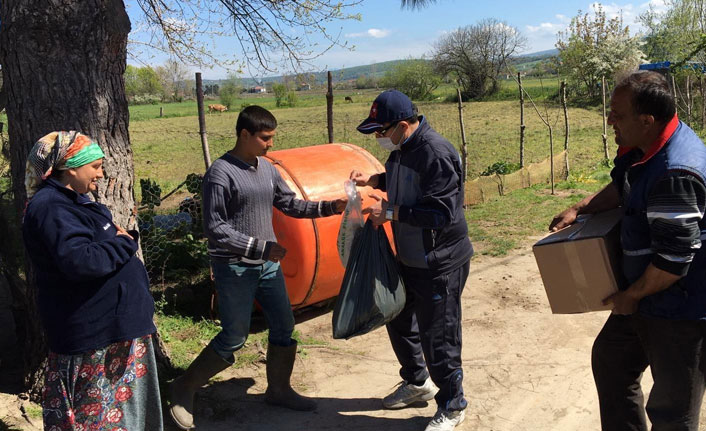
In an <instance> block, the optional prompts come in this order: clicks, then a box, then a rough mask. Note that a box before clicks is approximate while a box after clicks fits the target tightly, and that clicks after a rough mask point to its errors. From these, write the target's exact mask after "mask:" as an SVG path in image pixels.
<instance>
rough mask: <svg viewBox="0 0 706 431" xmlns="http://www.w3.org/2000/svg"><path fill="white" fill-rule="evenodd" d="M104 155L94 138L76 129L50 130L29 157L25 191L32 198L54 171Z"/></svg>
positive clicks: (79, 165) (34, 147) (91, 160)
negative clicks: (65, 130) (66, 130)
mask: <svg viewBox="0 0 706 431" xmlns="http://www.w3.org/2000/svg"><path fill="white" fill-rule="evenodd" d="M104 157H105V154H104V153H103V150H101V147H99V146H98V144H97V143H96V142H95V141H93V139H91V138H89V137H88V136H86V135H84V134H82V133H79V132H77V131H74V130H72V131H69V132H63V131H62V132H51V133H50V134H48V135H46V136H43V137H42V138H40V139H39V140H38V141H37V142H36V143H35V144H34V146H33V147H32V150H31V151H30V152H29V155H28V156H27V168H26V170H25V190H26V191H27V199H29V198H31V197H32V196H33V195H34V194H35V193H36V192H37V190H39V186H40V185H41V184H42V182H43V181H44V180H46V179H47V178H48V177H49V175H51V173H52V172H53V171H54V170H60V171H61V170H66V169H71V168H78V167H81V166H83V165H87V164H89V163H91V162H94V161H96V160H98V159H102V158H104Z"/></svg>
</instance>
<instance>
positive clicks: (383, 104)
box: [357, 90, 416, 135]
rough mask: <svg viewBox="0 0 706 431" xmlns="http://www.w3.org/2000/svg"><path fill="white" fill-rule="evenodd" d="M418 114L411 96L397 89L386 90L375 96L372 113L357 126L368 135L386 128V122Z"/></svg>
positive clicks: (371, 108)
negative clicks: (410, 98)
mask: <svg viewBox="0 0 706 431" xmlns="http://www.w3.org/2000/svg"><path fill="white" fill-rule="evenodd" d="M415 114H416V109H415V107H414V104H413V103H412V101H411V100H409V97H407V95H405V94H404V93H401V92H399V91H397V90H386V91H383V92H382V93H380V95H379V96H378V97H376V98H375V101H374V102H373V106H371V107H370V114H369V115H368V118H366V119H365V120H364V121H363V122H362V123H360V125H359V126H358V127H357V129H358V131H359V132H360V133H365V134H366V135H368V134H370V133H373V132H375V131H377V130H380V129H382V128H384V126H383V125H384V124H385V123H394V122H395V121H401V120H405V119H407V118H410V117H413V116H414V115H415Z"/></svg>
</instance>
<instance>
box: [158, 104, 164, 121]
mask: <svg viewBox="0 0 706 431" xmlns="http://www.w3.org/2000/svg"><path fill="white" fill-rule="evenodd" d="M163 115H164V108H163V107H161V106H160V107H159V118H162V116H163Z"/></svg>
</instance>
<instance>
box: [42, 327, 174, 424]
mask: <svg viewBox="0 0 706 431" xmlns="http://www.w3.org/2000/svg"><path fill="white" fill-rule="evenodd" d="M42 413H43V417H44V431H99V430H100V431H161V430H162V406H161V403H160V397H159V382H158V380H157V363H156V361H155V357H154V347H153V346H152V336H151V335H146V336H144V337H140V338H135V339H134V340H131V341H122V342H118V343H113V344H111V345H109V346H107V347H105V348H103V349H98V350H91V351H88V352H85V353H80V354H77V355H62V354H58V353H53V352H50V353H49V358H48V361H47V368H46V374H45V379H44V391H43V393H42Z"/></svg>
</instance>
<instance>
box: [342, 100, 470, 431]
mask: <svg viewBox="0 0 706 431" xmlns="http://www.w3.org/2000/svg"><path fill="white" fill-rule="evenodd" d="M358 131H360V132H361V133H365V134H370V133H375V136H376V139H377V140H378V143H379V144H380V146H382V147H383V148H385V149H387V150H389V151H391V154H390V157H389V158H388V160H387V162H386V163H385V172H380V173H376V174H373V175H368V174H365V173H361V172H358V171H353V172H351V179H353V180H355V181H356V184H357V185H359V186H366V185H369V186H371V187H374V188H377V189H380V190H382V191H386V192H387V197H388V199H387V200H385V199H381V198H379V197H378V200H379V202H378V203H377V204H376V205H375V206H373V207H371V208H369V209H366V212H367V213H369V214H370V219H371V220H372V221H373V223H374V224H375V225H378V226H379V225H381V224H383V223H385V222H388V221H390V222H391V223H392V231H393V234H394V240H395V248H396V250H397V259H398V261H399V264H400V266H399V267H400V272H401V275H402V279H403V281H404V284H405V288H406V291H407V304H406V305H405V308H404V310H403V311H402V312H401V313H400V315H399V316H398V317H396V318H395V319H394V320H393V321H392V322H390V323H389V324H388V325H387V331H388V334H389V336H390V341H391V343H392V348H393V350H394V351H395V354H396V355H397V359H398V360H399V362H400V364H401V369H400V376H401V377H402V379H403V381H402V383H401V384H400V386H399V387H398V388H397V390H395V391H394V392H393V393H392V394H390V395H388V396H387V397H385V398H384V399H383V406H384V407H385V408H390V409H396V408H403V407H407V406H409V405H411V404H414V403H416V402H418V401H426V400H430V399H432V398H435V399H436V402H437V405H438V410H437V412H436V414H435V415H434V418H433V419H432V420H431V422H430V423H429V425H428V426H427V428H426V431H442V430H452V429H454V427H455V426H456V425H458V424H459V423H461V421H463V419H464V415H465V413H464V412H465V408H466V405H467V402H466V399H465V398H464V395H463V385H462V383H463V369H462V367H461V293H462V292H463V287H464V285H465V283H466V278H468V271H469V265H470V258H471V256H472V255H473V247H472V246H471V242H470V240H469V239H468V227H467V225H466V220H465V217H464V212H463V195H464V193H463V183H464V178H463V173H462V172H463V171H462V169H461V160H460V158H459V155H458V152H457V151H456V149H455V148H454V147H453V145H451V144H450V143H449V141H447V140H446V139H444V138H443V137H442V136H441V135H439V134H438V133H436V132H435V131H434V129H432V128H431V126H429V123H427V120H426V118H425V117H424V116H419V115H418V113H417V108H416V106H415V105H414V104H413V103H412V101H411V100H409V98H408V97H407V96H406V95H404V94H403V93H400V92H399V91H396V90H388V91H385V92H383V93H382V94H380V95H379V96H378V97H377V98H376V99H375V101H374V102H373V105H372V107H371V109H370V114H369V116H368V118H367V119H366V120H365V121H363V122H362V123H361V124H360V126H358ZM435 384H436V385H437V386H438V388H439V389H437V388H436V386H435Z"/></svg>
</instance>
